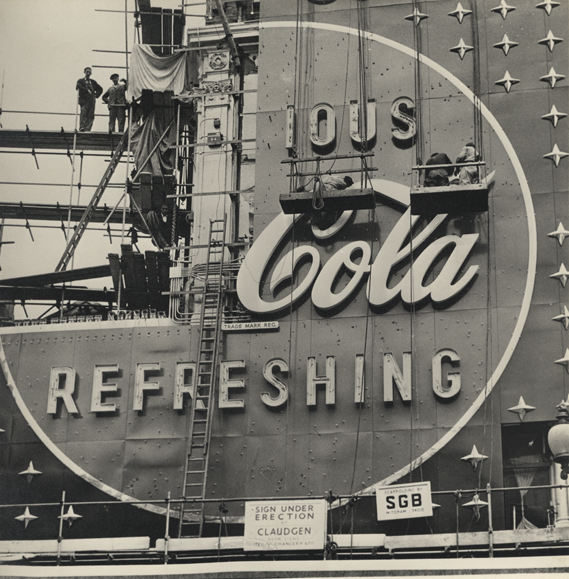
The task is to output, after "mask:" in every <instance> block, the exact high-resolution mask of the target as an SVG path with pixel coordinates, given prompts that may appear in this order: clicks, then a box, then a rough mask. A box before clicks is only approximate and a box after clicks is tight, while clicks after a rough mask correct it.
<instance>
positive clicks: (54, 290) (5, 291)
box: [0, 286, 116, 303]
mask: <svg viewBox="0 0 569 579" xmlns="http://www.w3.org/2000/svg"><path fill="white" fill-rule="evenodd" d="M0 300H3V301H10V302H13V301H20V300H24V301H26V302H27V301H34V300H40V301H46V300H53V301H61V300H76V301H81V302H105V303H110V302H115V301H116V299H115V291H114V290H112V289H111V290H96V289H87V288H78V287H73V286H69V287H65V288H63V287H0Z"/></svg>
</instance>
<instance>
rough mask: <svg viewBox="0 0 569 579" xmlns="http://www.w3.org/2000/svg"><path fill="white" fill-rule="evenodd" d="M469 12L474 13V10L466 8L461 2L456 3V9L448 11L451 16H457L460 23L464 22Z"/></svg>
mask: <svg viewBox="0 0 569 579" xmlns="http://www.w3.org/2000/svg"><path fill="white" fill-rule="evenodd" d="M468 14H472V10H465V9H464V8H463V7H462V4H461V3H460V2H459V3H458V4H457V5H456V10H453V11H452V12H449V13H448V15H449V16H456V19H457V20H458V21H459V22H460V24H462V21H463V20H464V17H465V16H468Z"/></svg>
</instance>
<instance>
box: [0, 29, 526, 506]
mask: <svg viewBox="0 0 569 579" xmlns="http://www.w3.org/2000/svg"><path fill="white" fill-rule="evenodd" d="M297 25H298V23H296V22H286V21H282V22H264V23H261V24H259V29H263V28H290V27H296V26H297ZM300 26H301V27H302V28H314V29H317V30H318V29H319V30H327V31H333V32H340V33H342V34H352V35H358V34H359V32H358V31H357V30H355V29H353V28H348V27H345V26H339V25H336V24H325V23H319V22H302V23H300ZM364 37H365V38H367V39H369V40H372V41H374V42H379V43H380V44H384V45H386V46H389V47H390V48H393V49H395V50H399V51H400V52H403V53H404V54H407V55H408V56H411V57H412V58H415V59H416V58H417V53H416V51H414V50H412V49H411V48H408V47H407V46H405V45H403V44H399V43H398V42H395V41H393V40H390V39H388V38H385V37H383V36H380V35H379V34H375V33H372V32H365V33H364ZM419 60H420V62H422V63H424V64H426V65H427V66H429V67H430V68H432V69H433V70H435V71H436V72H438V73H439V74H440V75H441V76H443V78H445V79H446V80H447V81H449V82H450V83H451V84H453V85H454V86H456V87H457V88H458V89H459V90H460V91H461V92H462V93H463V94H464V95H465V96H466V97H467V98H468V99H470V101H471V102H473V103H474V94H473V93H472V92H471V91H470V89H469V88H468V87H467V86H466V85H465V84H464V83H462V82H461V81H460V80H459V79H458V78H456V77H455V76H454V75H452V74H450V72H448V71H447V70H446V69H445V68H443V67H442V66H440V65H438V64H437V63H436V62H434V61H433V60H431V59H430V58H428V57H427V56H425V55H422V54H420V55H419ZM480 109H481V112H482V114H483V115H484V118H485V119H486V121H487V122H488V123H489V124H490V126H491V127H492V128H493V130H494V131H495V133H496V135H497V136H498V138H499V139H500V142H501V143H502V146H503V147H504V149H505V150H506V152H507V154H508V156H509V158H510V161H511V162H512V165H513V167H514V170H515V172H516V175H517V177H518V181H519V184H520V187H521V190H522V196H523V199H524V205H525V209H526V215H527V225H528V243H529V252H528V276H527V278H526V285H525V288H524V297H523V300H522V305H521V308H520V314H519V316H518V320H517V322H516V326H515V328H514V331H513V332H512V336H511V338H510V341H509V342H508V345H507V347H506V349H505V351H504V354H503V356H502V358H501V359H500V362H499V363H498V365H497V366H496V369H495V370H494V373H493V374H492V376H491V377H490V379H489V380H488V382H487V384H486V387H485V388H484V390H483V391H482V392H481V393H480V394H479V396H478V397H477V399H476V400H475V401H474V402H473V404H472V405H471V406H470V408H469V409H468V410H467V411H466V412H465V413H464V414H463V415H462V417H461V419H460V420H459V421H458V422H457V423H456V424H455V425H454V426H453V427H452V428H451V429H450V430H449V431H448V432H447V433H446V434H445V435H444V436H443V437H442V438H441V439H440V440H439V441H437V443H436V444H434V445H433V446H432V447H431V448H430V449H429V450H427V451H426V452H424V453H423V454H422V455H421V456H419V457H417V458H416V459H415V460H413V461H412V462H411V463H409V464H408V465H407V466H405V467H403V468H401V469H399V470H398V471H396V472H395V473H393V474H391V475H390V476H388V477H387V478H385V479H383V480H380V481H379V482H377V483H374V484H373V485H371V486H369V487H367V488H365V489H363V490H361V491H359V492H358V493H356V494H358V495H361V494H371V493H373V492H374V490H375V489H376V488H377V487H380V486H385V485H388V484H391V483H392V482H395V481H396V480H398V479H399V478H401V477H402V476H405V475H406V474H408V473H409V472H411V471H412V470H414V469H415V468H417V467H418V466H419V465H420V464H422V463H423V462H425V461H426V460H427V459H429V458H431V457H432V456H433V455H434V454H436V453H437V452H438V451H439V450H440V449H441V448H443V447H444V446H445V445H446V444H447V443H448V442H449V441H450V440H452V439H453V438H454V436H456V434H458V432H459V431H460V430H461V429H462V427H463V426H464V425H465V424H466V423H468V421H469V420H470V419H471V418H472V416H473V415H474V414H475V413H476V411H477V410H478V409H479V408H480V407H481V406H482V404H483V402H484V400H485V399H486V397H487V396H488V394H490V392H491V391H492V390H493V388H494V386H495V384H496V382H497V381H498V379H499V378H500V376H501V375H502V372H503V371H504V370H505V368H506V366H507V364H508V362H509V361H510V359H511V357H512V355H513V353H514V350H515V348H516V345H517V343H518V341H519V339H520V337H521V333H522V330H523V327H524V325H525V322H526V320H527V316H528V314H529V308H530V305H531V296H532V293H533V287H534V283H535V273H536V266H537V232H536V224H535V219H533V220H532V219H531V216H532V215H534V209H533V203H532V200H531V193H530V190H529V186H528V184H527V179H526V177H525V174H524V171H523V168H522V165H521V163H520V161H519V159H518V156H517V154H516V152H515V150H514V148H513V146H512V144H511V142H510V140H509V139H508V137H507V136H506V133H505V132H504V130H503V129H502V127H501V126H500V124H499V123H498V121H497V119H496V118H495V117H494V116H493V115H492V113H491V112H490V111H489V110H488V108H487V107H486V106H485V105H484V103H482V102H480ZM0 367H1V368H2V370H3V372H4V376H5V378H6V382H7V385H8V388H9V389H10V391H11V392H12V395H13V397H14V399H15V401H16V404H17V406H18V408H19V410H20V412H22V414H23V416H24V418H25V419H26V421H27V422H28V424H29V425H30V427H31V428H32V430H33V431H34V433H35V434H36V436H37V437H38V438H39V439H40V441H41V442H43V444H44V445H45V446H46V448H47V449H48V450H49V451H50V452H51V453H52V454H53V455H54V456H55V457H56V458H57V459H59V460H60V461H61V462H62V463H63V464H64V465H65V466H66V467H67V468H69V469H70V470H71V471H72V472H73V473H74V474H76V475H77V476H79V477H81V478H82V479H84V480H85V481H86V482H88V483H90V484H92V485H93V486H94V487H96V488H98V489H99V490H101V491H103V492H105V493H107V494H108V495H110V496H111V497H113V498H115V499H118V500H120V501H123V502H128V503H131V504H133V505H135V506H138V507H140V508H143V509H146V510H149V511H152V512H155V513H157V514H166V509H163V508H161V507H158V506H155V505H148V504H147V503H146V504H145V503H143V502H141V501H140V500H139V499H135V498H133V497H130V496H128V495H126V494H125V493H123V492H121V491H118V490H116V489H114V488H113V487H111V486H109V485H107V484H105V483H103V482H102V481H100V480H98V479H96V478H95V477H94V476H92V475H91V474H89V473H88V472H86V471H85V470H84V469H83V468H81V467H80V466H79V465H78V464H77V463H75V462H73V461H72V460H71V459H70V458H69V457H68V456H67V455H66V454H65V453H64V452H63V451H62V450H61V449H60V448H59V447H58V446H57V445H56V444H55V443H54V442H53V441H52V440H51V439H50V438H49V437H48V436H47V435H46V433H45V432H44V431H43V429H42V428H41V427H40V425H39V424H38V423H37V422H36V420H35V418H34V417H33V416H32V415H31V413H30V411H29V410H28V408H27V406H26V404H25V402H24V400H23V399H22V397H21V395H20V393H19V391H18V389H17V386H16V384H15V382H14V378H13V376H12V372H11V370H10V367H9V365H8V361H7V359H6V354H5V352H4V348H3V346H2V343H1V342H0ZM171 514H172V513H171Z"/></svg>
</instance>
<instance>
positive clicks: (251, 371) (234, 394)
mask: <svg viewBox="0 0 569 579" xmlns="http://www.w3.org/2000/svg"><path fill="white" fill-rule="evenodd" d="M252 336H253V335H252V334H250V333H243V334H238V339H235V337H236V336H234V335H232V333H230V332H229V333H226V334H224V342H223V343H224V348H223V353H222V355H221V356H220V360H225V361H235V360H244V361H245V364H246V367H245V368H244V369H232V370H231V371H230V373H229V380H244V388H229V390H228V392H229V398H230V399H236V400H243V402H244V404H245V408H244V409H240V408H236V409H233V410H231V411H227V410H222V409H219V407H218V406H219V405H218V404H217V403H216V406H215V411H214V416H215V419H214V421H213V435H214V436H221V435H223V436H244V435H245V434H247V432H248V428H247V422H248V420H249V417H250V416H251V413H252V412H253V413H254V412H255V411H254V408H255V407H256V406H257V405H258V404H259V402H260V400H259V394H258V393H257V392H255V391H254V390H253V382H254V381H255V380H258V376H257V374H255V370H257V368H256V366H255V364H254V362H255V358H256V356H255V350H253V348H252V347H251V339H252ZM263 359H264V357H263ZM220 379H221V375H220ZM216 398H217V399H219V395H218V394H217V395H216ZM253 420H255V419H254V418H253Z"/></svg>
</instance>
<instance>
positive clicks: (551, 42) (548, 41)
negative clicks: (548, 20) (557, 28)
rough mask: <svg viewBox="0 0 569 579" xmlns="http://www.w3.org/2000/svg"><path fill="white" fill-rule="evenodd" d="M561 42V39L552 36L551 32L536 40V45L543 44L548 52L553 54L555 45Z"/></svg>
mask: <svg viewBox="0 0 569 579" xmlns="http://www.w3.org/2000/svg"><path fill="white" fill-rule="evenodd" d="M560 42H563V38H558V37H557V36H553V32H551V30H550V31H549V32H548V33H547V36H546V37H545V38H542V39H541V40H538V41H537V43H538V44H545V45H546V46H547V47H548V48H549V52H553V49H554V48H555V45H556V44H559V43H560Z"/></svg>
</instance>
